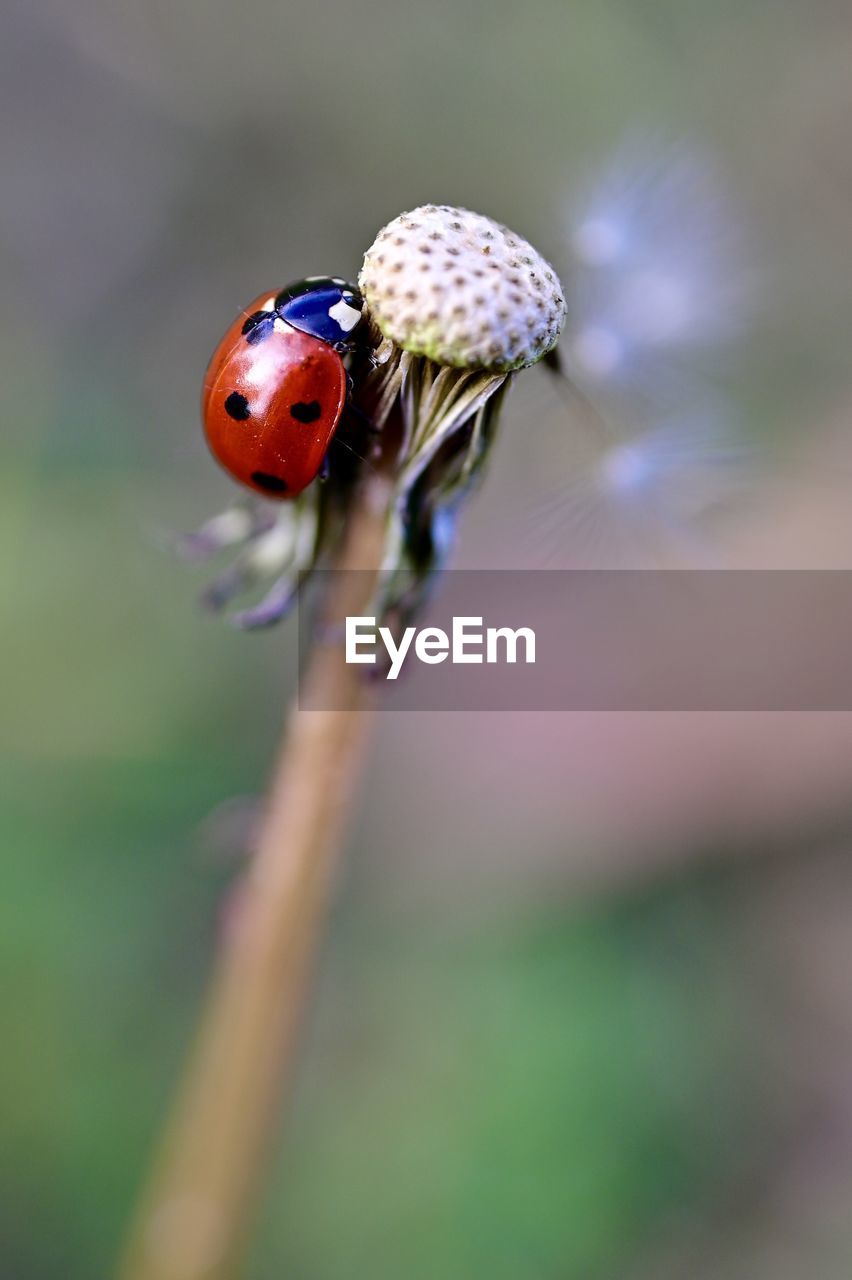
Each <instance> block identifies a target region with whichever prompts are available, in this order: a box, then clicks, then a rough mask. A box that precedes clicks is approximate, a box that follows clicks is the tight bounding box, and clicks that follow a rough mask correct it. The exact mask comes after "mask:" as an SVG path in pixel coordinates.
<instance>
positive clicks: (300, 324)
mask: <svg viewBox="0 0 852 1280" xmlns="http://www.w3.org/2000/svg"><path fill="white" fill-rule="evenodd" d="M275 310H276V311H277V313H278V315H279V316H280V317H281V319H282V320H285V321H286V322H287V324H289V325H291V326H292V327H293V328H294V329H300V330H301V331H302V332H303V333H310V334H312V335H313V337H315V338H320V339H321V340H322V341H323V342H327V343H328V344H329V346H332V347H337V348H341V347H344V348H345V347H350V346H353V345H357V344H358V341H359V338H360V333H359V329H360V328H361V326H362V321H363V310H364V299H363V297H362V296H361V294H360V293H359V292H358V290H357V288H356V287H355V285H354V284H349V282H348V281H346V280H341V279H340V278H339V277H337V276H309V277H308V278H307V279H306V280H297V281H295V282H294V283H293V284H289V285H287V287H286V288H284V289H282V290H281V291H280V293H279V294H278V295H277V296H276V298H275Z"/></svg>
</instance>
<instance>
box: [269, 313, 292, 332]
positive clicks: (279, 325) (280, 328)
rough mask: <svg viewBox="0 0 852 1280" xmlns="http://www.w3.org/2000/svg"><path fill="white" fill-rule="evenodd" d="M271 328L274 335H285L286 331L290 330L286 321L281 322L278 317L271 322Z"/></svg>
mask: <svg viewBox="0 0 852 1280" xmlns="http://www.w3.org/2000/svg"><path fill="white" fill-rule="evenodd" d="M272 327H273V329H274V330H275V332H276V333H286V332H287V330H288V329H289V328H290V326H289V324H287V322H286V320H282V319H281V317H280V316H276V317H275V319H274V320H273V321H272Z"/></svg>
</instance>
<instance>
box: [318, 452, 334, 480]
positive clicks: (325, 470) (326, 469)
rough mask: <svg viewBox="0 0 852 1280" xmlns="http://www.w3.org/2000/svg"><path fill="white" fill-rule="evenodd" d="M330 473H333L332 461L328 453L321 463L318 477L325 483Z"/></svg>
mask: <svg viewBox="0 0 852 1280" xmlns="http://www.w3.org/2000/svg"><path fill="white" fill-rule="evenodd" d="M330 473H331V463H330V462H329V460H328V454H326V455H325V457H324V458H323V460H322V462H321V463H320V468H319V471H318V472H317V479H318V480H319V482H320V484H323V483H324V482H325V481H326V480H327V479H328V477H329V474H330Z"/></svg>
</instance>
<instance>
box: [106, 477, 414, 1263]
mask: <svg viewBox="0 0 852 1280" xmlns="http://www.w3.org/2000/svg"><path fill="white" fill-rule="evenodd" d="M389 496H390V494H389V486H388V483H387V481H386V480H385V479H384V478H383V477H382V476H381V475H378V474H376V475H372V476H371V477H369V479H368V480H367V482H366V483H365V485H364V489H363V491H362V493H361V495H360V497H359V499H358V500H357V502H356V506H355V508H354V510H353V511H352V512H351V514H350V518H349V521H348V534H347V538H346V542H345V545H344V548H343V551H342V553H341V555H340V557H339V559H338V561H337V564H336V565H335V568H336V569H362V570H370V572H369V573H357V574H346V573H337V574H333V575H331V587H330V598H329V600H328V601H327V620H328V622H329V624H330V627H329V628H328V630H327V632H326V633H325V634H328V635H334V634H335V624H336V623H338V624H339V623H342V621H343V619H344V618H345V616H346V615H347V614H355V613H364V612H365V609H366V606H367V604H368V601H369V599H370V597H371V593H372V591H373V590H374V588H375V577H376V574H377V572H378V568H379V565H380V564H381V557H382V548H383V546H384V538H385V528H386V519H387V509H388V502H389ZM301 700H302V704H303V705H302V707H294V708H293V709H292V711H291V714H290V717H289V721H288V725H287V731H286V736H285V741H284V746H283V750H282V752H281V756H280V759H279V762H278V766H277V769H276V771H275V775H274V778H273V783H272V787H271V790H270V794H269V800H268V809H267V814H266V820H265V823H264V826H263V830H262V833H261V837H260V841H259V845H258V848H257V853H256V855H255V857H254V860H253V862H252V865H251V868H250V871H249V872H248V873H247V875H246V878H245V881H244V883H243V885H242V887H241V892H240V897H239V906H238V912H237V916H236V919H235V922H234V927H233V928H232V929H231V930H230V931H229V935H228V936H227V938H226V939H225V940H224V941H223V944H222V950H221V952H220V954H219V957H218V962H217V970H216V972H215V974H214V978H213V982H212V988H211V991H210V994H209V997H208V1004H207V1008H206V1012H205V1014H204V1016H203V1019H202V1023H201V1027H200V1030H199V1033H198V1038H197V1041H196V1044H195V1049H194V1053H193V1054H192V1056H191V1059H190V1062H189V1064H188V1069H187V1072H186V1076H185V1079H184V1081H183V1085H182V1088H181V1090H180V1092H179V1095H178V1098H177V1101H176V1105H175V1109H174V1112H173V1115H172V1117H171V1120H170V1122H169V1124H168V1125H167V1128H166V1132H165V1135H164V1139H163V1142H162V1146H161V1150H160V1154H159V1158H158V1160H157V1162H156V1164H155V1167H154V1169H153V1172H152V1175H151V1178H150V1182H149V1185H148V1187H147V1189H146V1191H145V1194H144V1196H143V1197H142V1200H141V1202H140V1206H139V1209H138V1212H137V1215H136V1219H135V1222H134V1224H133V1227H132V1229H131V1233H130V1236H129V1239H128V1242H127V1248H126V1251H125V1254H124V1258H123V1262H122V1265H121V1268H120V1277H121V1280H202V1278H203V1280H226V1277H227V1278H232V1277H234V1276H236V1275H238V1274H239V1272H240V1270H241V1260H242V1257H243V1253H244V1250H245V1246H246V1242H247V1234H248V1230H249V1228H250V1225H251V1220H252V1217H253V1211H254V1207H255V1203H256V1201H257V1199H258V1195H259V1192H260V1189H261V1187H262V1175H263V1172H264V1168H265V1164H266V1156H267V1149H268V1146H269V1138H270V1132H271V1130H272V1129H273V1126H274V1121H275V1118H276V1115H277V1112H278V1108H279V1102H280V1098H281V1095H282V1092H283V1088H284V1085H285V1084H286V1081H287V1074H288V1067H289V1065H290V1063H291V1062H292V1058H293V1052H294V1046H295V1041H296V1033H297V1029H298V1023H299V1016H300V1013H301V1010H302V1007H303V1005H304V1002H305V995H306V989H307V987H308V984H309V980H310V973H311V967H312V966H311V962H312V958H313V955H314V951H315V948H316V943H317V938H318V935H319V933H320V929H321V926H322V922H323V918H324V915H325V908H326V903H327V900H328V895H329V890H330V885H331V882H332V873H333V871H334V865H335V861H336V855H337V852H338V849H339V846H340V843H341V838H342V833H343V830H344V825H345V821H346V817H347V815H348V813H349V810H350V807H351V803H352V798H353V794H354V786H355V781H356V777H357V773H358V767H359V764H360V761H361V758H362V756H363V751H362V743H363V739H364V733H365V728H366V722H367V719H368V710H369V705H368V704H369V689H368V686H367V685H366V684H365V681H364V679H363V675H362V671H361V668H360V667H357V666H356V667H353V666H347V665H346V663H345V661H344V652H343V646H342V643H340V642H339V641H335V642H331V643H329V642H322V643H320V644H319V645H318V646H317V647H316V648H315V650H314V652H313V654H312V657H311V660H310V663H309V666H308V670H307V672H306V674H305V678H304V680H303V683H302V699H301ZM305 706H308V707H313V706H317V707H322V708H328V709H325V710H307V709H304V707H305Z"/></svg>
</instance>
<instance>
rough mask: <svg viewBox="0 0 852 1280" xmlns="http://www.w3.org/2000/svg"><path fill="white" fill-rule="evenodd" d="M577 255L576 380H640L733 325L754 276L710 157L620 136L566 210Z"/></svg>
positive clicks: (742, 315) (744, 309) (724, 335)
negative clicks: (622, 140)
mask: <svg viewBox="0 0 852 1280" xmlns="http://www.w3.org/2000/svg"><path fill="white" fill-rule="evenodd" d="M568 238H569V244H570V247H571V250H572V253H573V256H574V258H575V261H576V264H577V277H576V282H575V283H576V299H575V307H574V312H573V326H572V332H571V334H570V335H569V337H568V344H567V345H568V349H567V353H566V358H567V360H568V362H569V366H570V367H571V369H572V370H573V372H574V373H575V374H576V376H577V377H580V378H581V379H582V378H586V379H587V380H591V381H594V382H602V383H603V382H607V381H611V380H612V381H618V380H623V381H626V382H633V381H636V380H639V381H641V382H642V383H643V384H644V385H645V386H646V387H647V386H648V385H649V384H650V383H651V381H652V379H653V376H654V373H655V372H658V373H659V374H660V377H661V382H662V383H663V384H664V385H665V384H667V378H666V375H665V368H664V361H665V359H666V358H670V357H671V355H673V354H674V353H684V352H685V351H687V350H689V349H693V350H694V349H699V348H701V347H703V346H709V345H713V344H718V343H720V342H725V341H730V340H732V339H734V338H735V337H736V336H737V335H738V334H739V333H741V331H742V328H743V324H744V321H745V319H746V317H747V315H748V312H749V309H750V302H751V295H752V284H753V281H750V280H749V273H748V272H747V271H746V269H745V264H744V253H743V244H742V228H741V225H740V219H738V218H737V216H736V213H735V211H734V209H733V207H732V204H731V202H730V200H729V199H728V196H727V192H726V190H725V187H724V184H723V182H722V180H721V178H720V176H719V175H718V174H717V172H716V170H715V166H714V165H713V164H712V162H711V161H710V160H709V159H708V158H707V157H705V156H703V155H701V154H700V153H699V152H698V151H694V150H692V151H690V150H687V149H686V148H685V147H684V146H673V147H665V146H663V145H662V144H660V143H659V142H657V143H654V142H651V141H649V140H641V139H639V140H635V141H633V142H631V143H628V144H626V145H625V146H624V147H623V148H622V149H621V151H620V153H619V154H618V155H617V156H616V158H615V160H614V161H613V163H612V164H611V165H610V166H609V168H608V170H607V171H606V172H604V173H603V174H602V175H601V176H600V177H599V178H598V180H597V182H596V183H595V184H594V185H593V186H592V188H591V190H590V191H588V192H587V195H586V197H585V199H584V200H581V201H579V202H577V203H576V204H575V206H574V209H573V211H572V213H571V215H570V227H569V233H568Z"/></svg>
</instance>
